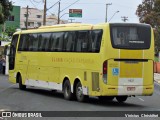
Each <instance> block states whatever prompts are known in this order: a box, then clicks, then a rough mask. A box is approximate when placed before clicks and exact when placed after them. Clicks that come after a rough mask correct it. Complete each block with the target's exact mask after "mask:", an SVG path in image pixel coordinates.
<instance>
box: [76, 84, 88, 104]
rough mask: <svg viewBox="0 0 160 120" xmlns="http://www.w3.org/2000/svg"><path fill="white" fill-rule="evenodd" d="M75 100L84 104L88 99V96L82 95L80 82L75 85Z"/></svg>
mask: <svg viewBox="0 0 160 120" xmlns="http://www.w3.org/2000/svg"><path fill="white" fill-rule="evenodd" d="M76 98H77V101H79V102H84V101H86V100H87V99H88V96H86V95H84V94H83V89H82V84H81V83H80V82H78V83H77V85H76Z"/></svg>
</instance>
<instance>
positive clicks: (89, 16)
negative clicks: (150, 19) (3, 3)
mask: <svg viewBox="0 0 160 120" xmlns="http://www.w3.org/2000/svg"><path fill="white" fill-rule="evenodd" d="M10 1H12V2H13V4H14V5H17V6H21V7H27V5H28V6H29V7H31V8H33V7H34V8H38V9H43V6H44V3H43V0H10ZM57 1H58V0H47V8H50V7H51V6H52V5H54V4H55V3H56V2H57ZM75 1H77V2H76V3H75V4H74V5H72V6H70V7H69V8H67V7H68V6H69V5H71V4H72V3H74V2H75ZM108 3H112V5H109V6H108V9H107V19H108V21H109V20H110V21H109V22H111V23H113V22H123V21H122V18H121V17H122V16H126V17H128V21H127V22H130V23H138V22H139V20H138V17H137V16H136V14H135V13H136V9H137V6H138V5H139V4H141V3H142V0H61V11H62V12H61V13H60V16H62V15H63V16H62V17H61V19H64V20H69V19H74V20H73V21H74V22H82V23H90V24H98V23H104V22H105V18H106V4H108ZM65 8H67V9H65ZM69 9H82V18H75V17H69V15H68V14H65V13H69ZM117 11H119V12H118V13H117ZM50 14H55V15H57V14H58V4H56V5H55V6H53V7H52V8H51V9H49V10H48V11H47V15H50ZM69 21H70V20H69Z"/></svg>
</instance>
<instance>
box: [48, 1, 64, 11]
mask: <svg viewBox="0 0 160 120" xmlns="http://www.w3.org/2000/svg"><path fill="white" fill-rule="evenodd" d="M60 1H61V0H59V1H57V2H56V3H54V4H53V5H52V6H51V7H49V8H48V9H47V11H48V10H49V9H51V8H52V7H54V6H55V5H56V4H58V3H59V2H60Z"/></svg>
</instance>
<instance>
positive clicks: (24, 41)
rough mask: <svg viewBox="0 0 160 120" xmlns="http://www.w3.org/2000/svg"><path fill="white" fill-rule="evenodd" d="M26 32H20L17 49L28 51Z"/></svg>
mask: <svg viewBox="0 0 160 120" xmlns="http://www.w3.org/2000/svg"><path fill="white" fill-rule="evenodd" d="M28 40H29V39H28V34H21V36H20V41H19V46H18V51H28V48H29V41H28Z"/></svg>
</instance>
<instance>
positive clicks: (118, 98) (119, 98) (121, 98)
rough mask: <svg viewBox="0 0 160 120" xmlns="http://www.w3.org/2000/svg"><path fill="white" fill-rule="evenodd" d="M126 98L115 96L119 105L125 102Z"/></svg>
mask: <svg viewBox="0 0 160 120" xmlns="http://www.w3.org/2000/svg"><path fill="white" fill-rule="evenodd" d="M127 98H128V96H117V97H116V99H117V101H118V102H119V103H123V102H125V101H126V100H127Z"/></svg>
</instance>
